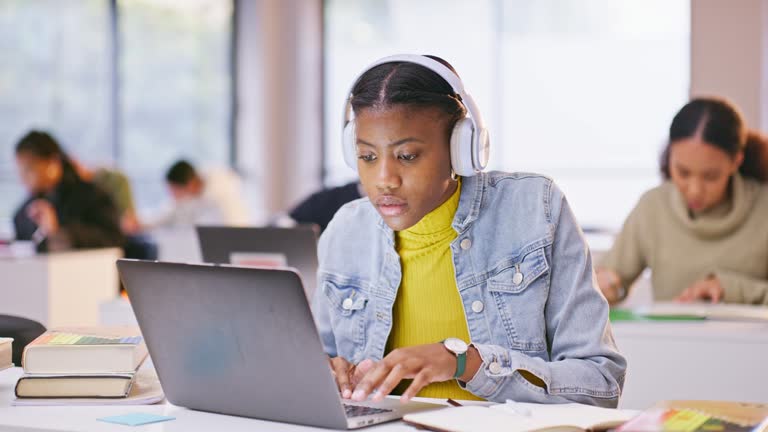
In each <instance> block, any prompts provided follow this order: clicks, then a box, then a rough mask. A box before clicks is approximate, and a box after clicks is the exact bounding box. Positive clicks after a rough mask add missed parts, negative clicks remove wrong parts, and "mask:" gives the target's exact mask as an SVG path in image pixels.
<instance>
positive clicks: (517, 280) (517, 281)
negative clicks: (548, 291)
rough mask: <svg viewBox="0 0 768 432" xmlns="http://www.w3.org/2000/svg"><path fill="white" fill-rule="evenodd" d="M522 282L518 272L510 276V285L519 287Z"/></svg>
mask: <svg viewBox="0 0 768 432" xmlns="http://www.w3.org/2000/svg"><path fill="white" fill-rule="evenodd" d="M522 282H523V274H522V273H520V272H517V273H515V274H514V276H512V283H513V284H515V285H520V284H521V283H522Z"/></svg>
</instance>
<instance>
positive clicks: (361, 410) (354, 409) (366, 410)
mask: <svg viewBox="0 0 768 432" xmlns="http://www.w3.org/2000/svg"><path fill="white" fill-rule="evenodd" d="M344 411H346V413H347V417H363V416H369V415H374V414H382V413H388V412H392V410H389V409H381V408H373V407H367V406H359V405H346V404H345V405H344Z"/></svg>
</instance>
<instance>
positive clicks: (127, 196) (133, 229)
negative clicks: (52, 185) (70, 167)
mask: <svg viewBox="0 0 768 432" xmlns="http://www.w3.org/2000/svg"><path fill="white" fill-rule="evenodd" d="M72 162H73V164H74V166H75V170H76V171H77V174H78V175H79V176H80V178H82V179H83V180H85V181H88V182H92V183H94V184H95V185H96V186H98V187H100V188H101V190H103V191H104V192H106V193H107V194H108V195H109V196H110V197H111V198H112V202H114V204H115V207H117V213H118V214H119V215H120V228H121V229H122V230H123V232H124V233H125V234H136V233H137V232H139V231H140V229H141V224H140V223H139V220H138V217H137V215H136V204H135V203H134V200H133V192H132V191H131V183H130V181H128V177H126V175H125V174H123V172H122V171H120V170H118V169H115V168H107V167H98V168H88V167H86V166H85V165H83V164H81V163H78V162H77V161H76V160H73V161H72Z"/></svg>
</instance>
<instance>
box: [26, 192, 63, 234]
mask: <svg viewBox="0 0 768 432" xmlns="http://www.w3.org/2000/svg"><path fill="white" fill-rule="evenodd" d="M27 215H28V216H29V218H30V219H32V221H34V222H35V224H36V225H37V226H38V227H39V228H40V229H42V230H43V231H44V232H45V234H46V235H50V234H56V232H57V231H59V218H58V216H56V209H54V208H53V204H51V203H50V202H49V201H47V200H44V199H37V200H34V201H32V202H31V203H30V204H29V205H28V206H27Z"/></svg>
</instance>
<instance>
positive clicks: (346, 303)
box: [341, 298, 352, 310]
mask: <svg viewBox="0 0 768 432" xmlns="http://www.w3.org/2000/svg"><path fill="white" fill-rule="evenodd" d="M341 307H342V308H343V309H344V310H350V309H352V299H351V298H345V299H344V301H343V302H341Z"/></svg>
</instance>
